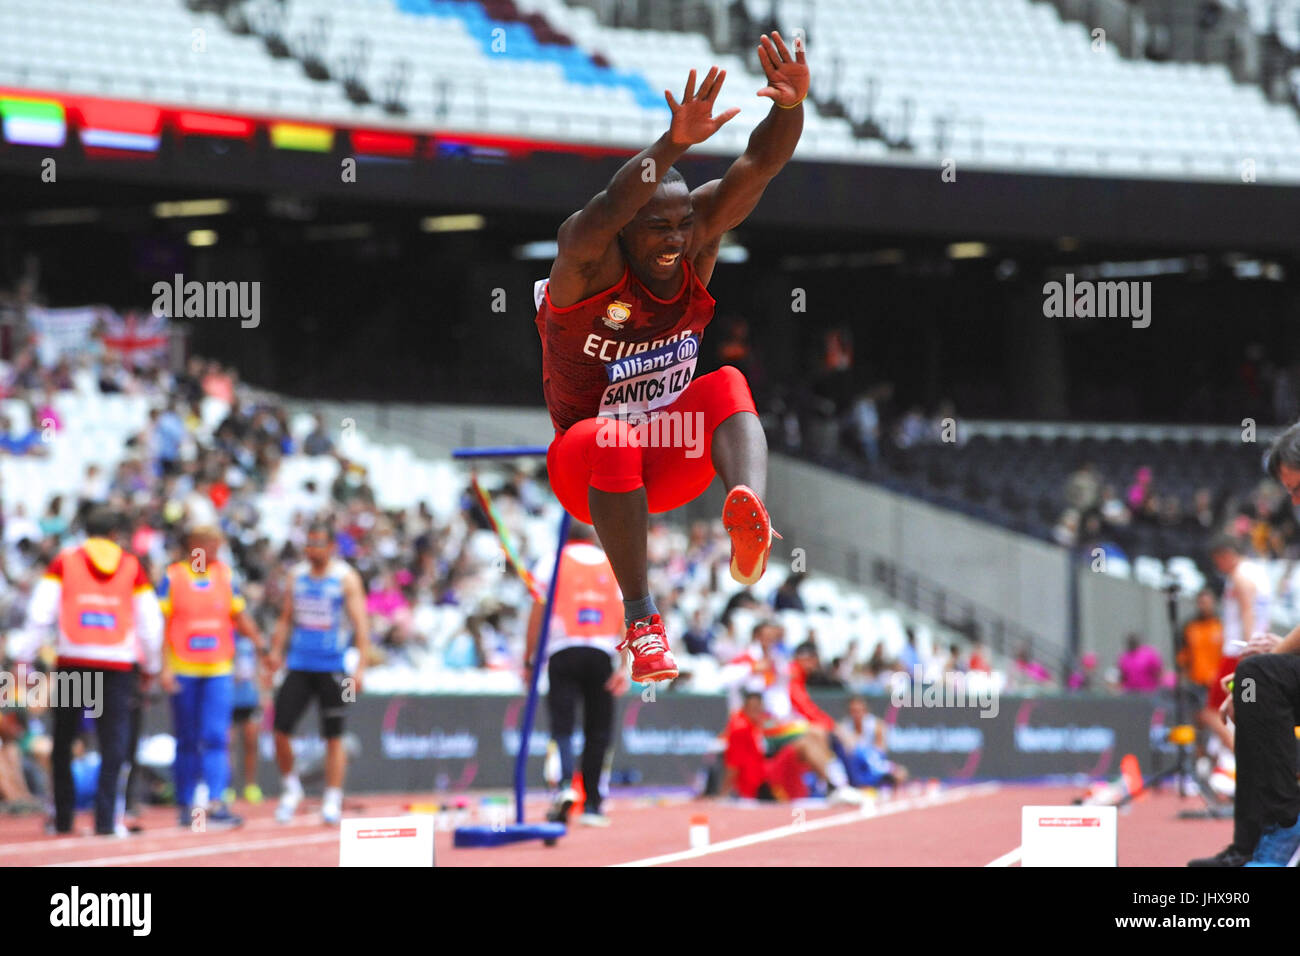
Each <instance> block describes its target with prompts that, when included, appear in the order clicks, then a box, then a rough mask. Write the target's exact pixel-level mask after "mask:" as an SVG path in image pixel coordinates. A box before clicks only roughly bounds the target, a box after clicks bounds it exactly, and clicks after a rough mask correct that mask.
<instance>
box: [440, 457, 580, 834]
mask: <svg viewBox="0 0 1300 956" xmlns="http://www.w3.org/2000/svg"><path fill="white" fill-rule="evenodd" d="M545 454H546V448H545V447H542V446H518V447H500V448H457V449H455V450H454V451H453V452H452V453H451V456H452V457H453V458H459V459H467V458H521V457H525V456H527V457H533V456H537V455H545ZM572 520H573V519H571V518H570V517H569V513H568V512H567V511H565V512H564V513H563V515H562V517H561V518H560V534H559V540H558V542H557V543H556V545H555V567H554V568H553V570H552V571H551V583H550V584H549V585H548V587H547V589H546V613H545V614H544V615H542V630H541V633H540V634H539V635H538V637H537V651H536V656H535V657H534V659H533V668H532V676H531V679H530V680H529V682H528V702H527V704H526V706H525V707H524V723H523V727H522V728H521V729H520V733H519V753H518V754H516V755H515V779H514V783H515V822H514V823H506V824H493V825H485V824H476V825H474V826H464V827H457V828H456V830H455V832H454V833H453V835H452V845H453V846H456V847H465V848H469V847H481V846H506V845H507V844H510V843H522V842H524V841H525V840H541V841H543V842H544V843H545V844H546V845H547V846H554V845H555V842H556V841H557V840H558V839H559V838H560V837H562V836H564V835H565V833H566V832H568V830H567V827H565V825H564V824H563V823H550V822H545V821H544V822H540V823H525V822H524V790H525V789H526V786H527V783H528V744H529V741H530V740H531V739H532V736H533V719H534V718H535V717H536V716H537V682H538V678H539V676H540V674H541V671H542V664H543V663H545V661H546V642H547V639H548V638H549V637H550V631H551V608H552V607H554V606H555V586H556V584H557V583H558V582H559V580H560V554H561V552H562V551H563V550H564V539H565V538H567V537H568V536H569V523H570V521H572Z"/></svg>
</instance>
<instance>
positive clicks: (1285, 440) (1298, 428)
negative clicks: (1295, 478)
mask: <svg viewBox="0 0 1300 956" xmlns="http://www.w3.org/2000/svg"><path fill="white" fill-rule="evenodd" d="M1283 465H1286V466H1287V467H1288V468H1295V469H1297V470H1300V422H1296V423H1295V424H1293V425H1291V426H1290V427H1288V428H1287V429H1286V430H1285V431H1283V432H1282V434H1280V435H1278V436H1277V437H1276V438H1274V439H1273V444H1272V445H1270V446H1269V448H1268V454H1266V455H1265V456H1264V470H1265V471H1267V472H1268V474H1269V476H1270V477H1271V478H1272V479H1273V480H1274V481H1281V480H1282V474H1281V472H1282V466H1283Z"/></svg>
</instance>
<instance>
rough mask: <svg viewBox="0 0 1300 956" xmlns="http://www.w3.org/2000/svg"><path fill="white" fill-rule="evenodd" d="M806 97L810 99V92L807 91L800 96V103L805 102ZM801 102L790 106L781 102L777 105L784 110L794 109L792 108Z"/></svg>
mask: <svg viewBox="0 0 1300 956" xmlns="http://www.w3.org/2000/svg"><path fill="white" fill-rule="evenodd" d="M806 99H808V94H807V93H805V94H804V95H803V96H801V97H800V98H799V103H802V102H803V101H804V100H806ZM799 103H791V104H790V105H789V106H781V104H780V103H777V104H776V105H777V106H780V107H781V109H783V110H792V109H794V108H795V107H796V106H798V105H799Z"/></svg>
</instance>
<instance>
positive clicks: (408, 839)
mask: <svg viewBox="0 0 1300 956" xmlns="http://www.w3.org/2000/svg"><path fill="white" fill-rule="evenodd" d="M433 823H434V820H433V817H432V816H429V815H427V814H426V815H421V816H406V817H370V818H362V817H357V818H353V819H348V818H346V817H345V818H344V819H343V820H341V821H340V822H339V866H433Z"/></svg>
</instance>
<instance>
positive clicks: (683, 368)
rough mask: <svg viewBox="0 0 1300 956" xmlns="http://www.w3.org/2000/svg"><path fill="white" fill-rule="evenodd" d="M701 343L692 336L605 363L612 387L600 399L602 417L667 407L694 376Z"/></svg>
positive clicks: (640, 412) (618, 416)
mask: <svg viewBox="0 0 1300 956" xmlns="http://www.w3.org/2000/svg"><path fill="white" fill-rule="evenodd" d="M699 352H700V343H699V340H698V339H697V338H695V336H693V335H688V336H687V337H686V338H684V339H682V340H681V341H679V342H669V343H668V344H667V345H661V346H660V347H659V348H657V349H653V350H648V351H645V352H638V353H637V354H636V355H629V356H627V357H626V358H621V359H618V360H616V361H613V362H609V363H606V365H605V375H606V377H607V378H608V379H609V385H608V386H606V388H605V393H604V394H603V395H601V397H600V411H599V412H597V415H598V416H599V417H600V418H625V417H627V416H629V415H644V414H646V413H648V412H652V411H655V410H656V409H660V408H666V407H667V406H669V405H671V404H672V403H673V402H675V401H677V399H679V398H680V397H681V395H682V392H684V391H686V386H687V385H689V384H691V379H693V378H694V377H695V363H696V360H697V359H698V358H699Z"/></svg>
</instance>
